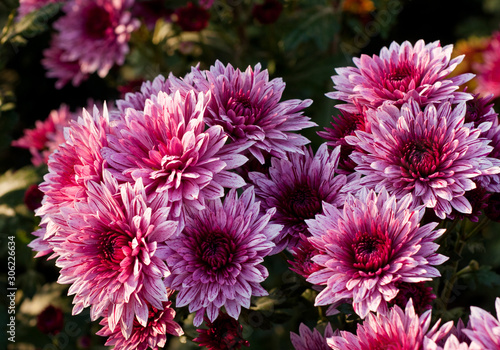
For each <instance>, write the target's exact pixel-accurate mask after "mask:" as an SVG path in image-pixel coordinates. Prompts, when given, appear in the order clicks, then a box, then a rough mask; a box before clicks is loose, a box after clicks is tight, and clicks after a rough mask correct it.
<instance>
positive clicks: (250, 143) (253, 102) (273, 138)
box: [194, 61, 316, 163]
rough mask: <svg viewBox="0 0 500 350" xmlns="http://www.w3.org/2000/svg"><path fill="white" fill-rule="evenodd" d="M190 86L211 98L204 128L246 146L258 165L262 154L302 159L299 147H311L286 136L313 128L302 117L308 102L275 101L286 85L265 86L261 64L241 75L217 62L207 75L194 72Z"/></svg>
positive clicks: (301, 138) (295, 136)
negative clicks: (292, 155) (296, 154)
mask: <svg viewBox="0 0 500 350" xmlns="http://www.w3.org/2000/svg"><path fill="white" fill-rule="evenodd" d="M205 77H206V79H205ZM194 81H195V85H196V87H197V89H200V90H202V91H211V92H212V99H211V100H210V103H209V105H208V108H207V113H206V114H205V115H206V118H207V123H208V124H209V125H221V126H222V127H223V128H224V131H225V132H226V133H227V134H228V135H229V138H230V139H231V141H232V142H234V143H238V144H239V143H241V144H243V145H245V147H247V148H248V150H249V151H250V153H251V154H252V155H253V156H255V157H256V158H257V159H258V160H259V161H260V162H261V163H264V155H263V152H264V153H270V154H271V155H273V156H275V157H280V158H286V152H291V153H294V152H299V153H301V152H302V151H301V148H300V147H301V146H303V145H305V144H307V143H309V142H310V141H309V140H308V139H307V138H305V137H304V136H302V135H299V134H296V133H293V132H291V131H299V130H302V129H304V128H309V127H312V126H316V123H313V122H311V121H310V120H309V118H308V117H306V116H303V115H302V113H303V112H302V111H303V109H304V108H306V107H308V106H309V105H311V103H312V101H311V100H304V101H300V100H286V101H280V100H281V95H282V94H283V90H284V89H285V83H284V82H283V81H282V80H281V79H280V78H275V79H273V80H271V81H269V73H268V71H267V70H261V66H260V64H257V65H256V66H255V68H253V69H252V67H248V68H247V69H246V70H245V71H244V72H242V71H240V70H239V69H234V68H233V66H231V65H230V64H228V65H227V66H226V67H225V66H224V65H223V64H222V63H221V62H220V61H217V62H216V63H215V65H214V66H212V67H210V70H209V71H204V72H200V71H198V72H195V79H194Z"/></svg>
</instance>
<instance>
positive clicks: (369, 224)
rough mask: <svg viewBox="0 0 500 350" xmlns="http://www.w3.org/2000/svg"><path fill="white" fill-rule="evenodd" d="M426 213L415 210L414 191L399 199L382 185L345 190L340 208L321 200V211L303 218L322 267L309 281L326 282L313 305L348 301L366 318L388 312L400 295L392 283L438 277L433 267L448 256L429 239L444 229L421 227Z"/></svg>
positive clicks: (421, 209) (428, 226) (430, 226)
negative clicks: (355, 191)
mask: <svg viewBox="0 0 500 350" xmlns="http://www.w3.org/2000/svg"><path fill="white" fill-rule="evenodd" d="M424 212H425V208H424V207H423V206H419V207H417V208H414V205H413V197H412V195H410V194H408V195H406V196H404V197H403V198H401V199H399V200H397V199H396V198H395V196H390V195H389V194H388V192H387V191H386V190H385V189H382V190H381V192H380V194H376V193H375V192H374V191H372V190H370V191H368V190H367V189H366V188H362V189H361V191H359V193H358V194H357V196H354V195H352V194H348V196H347V198H346V201H345V203H344V208H343V210H342V211H341V210H339V209H337V208H336V207H335V206H333V205H331V204H328V203H325V204H324V206H323V214H321V215H317V216H316V219H314V220H307V221H306V222H307V225H308V226H309V231H310V233H311V235H312V237H310V238H309V240H310V241H311V243H312V244H313V245H314V246H315V247H316V248H317V249H318V250H319V251H320V252H321V253H322V254H319V255H316V256H315V257H313V259H312V260H313V261H314V262H315V263H317V264H318V265H320V266H321V267H322V269H321V270H319V271H317V272H314V273H313V274H311V276H309V278H308V279H307V281H308V282H311V283H313V284H315V285H320V286H325V288H324V289H323V290H322V291H321V293H319V294H318V296H317V297H316V301H315V305H330V304H332V305H335V304H336V303H338V302H340V301H342V300H343V299H352V304H353V307H354V311H355V312H356V313H357V314H358V315H359V316H361V317H362V318H365V317H366V316H367V315H368V314H369V313H370V311H379V312H385V311H386V310H387V302H389V301H391V300H392V299H394V298H395V297H396V295H397V293H398V288H397V286H396V282H409V283H416V282H421V281H428V280H431V279H432V278H433V277H438V276H440V273H439V271H438V270H437V269H436V268H435V267H433V266H431V265H439V264H441V263H443V262H444V261H446V259H447V258H446V257H444V256H443V255H441V254H437V253H436V250H437V249H438V247H439V246H438V245H437V244H435V243H433V241H434V240H435V239H436V238H438V237H439V236H441V235H442V234H443V233H444V229H441V230H433V229H434V228H435V227H436V226H437V223H429V224H427V225H424V226H420V220H421V219H422V217H423V215H424ZM412 309H413V306H412Z"/></svg>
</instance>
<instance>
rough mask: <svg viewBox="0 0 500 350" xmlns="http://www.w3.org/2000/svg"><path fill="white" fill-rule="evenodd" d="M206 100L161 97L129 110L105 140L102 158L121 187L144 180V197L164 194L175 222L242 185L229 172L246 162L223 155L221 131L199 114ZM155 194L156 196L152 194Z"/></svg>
mask: <svg viewBox="0 0 500 350" xmlns="http://www.w3.org/2000/svg"><path fill="white" fill-rule="evenodd" d="M209 97H210V95H209V94H206V95H205V94H204V93H199V94H196V93H195V92H194V91H189V92H188V93H187V94H186V95H185V96H182V95H181V93H180V92H179V91H176V92H175V93H174V94H171V95H168V94H166V93H164V92H162V91H160V92H159V93H158V95H153V96H151V99H147V100H146V102H145V107H144V110H136V109H132V108H127V109H126V113H125V115H124V116H122V119H121V121H120V122H118V124H117V125H116V127H115V129H114V130H115V135H109V137H108V140H109V147H107V148H105V149H103V154H104V155H105V158H106V160H107V161H108V163H109V165H110V166H111V167H112V168H113V170H112V171H113V173H114V175H115V176H116V177H117V178H118V179H119V180H121V181H130V182H134V181H137V180H138V179H142V181H143V182H144V185H145V186H146V189H147V191H148V194H152V195H161V194H162V193H163V192H166V193H167V194H168V198H169V201H170V202H171V204H172V209H173V213H172V214H173V216H174V217H176V218H179V220H180V222H181V226H182V223H183V222H184V212H185V210H186V209H187V208H188V207H194V208H195V209H197V210H200V209H202V208H204V205H205V204H204V203H205V199H214V198H219V197H222V196H223V195H224V187H226V188H239V187H242V186H244V185H245V182H244V181H243V179H242V178H241V177H240V176H239V175H237V174H235V173H233V172H229V171H228V170H230V169H234V168H236V167H238V166H240V165H242V164H243V163H244V162H245V161H246V160H247V158H246V157H244V156H242V155H239V154H235V153H232V152H222V151H221V148H222V146H223V145H224V143H225V141H226V139H227V136H226V135H224V133H223V130H222V128H221V127H220V126H213V127H210V128H208V129H207V130H205V123H204V118H203V114H204V112H205V106H206V103H207V100H208V99H209ZM155 193H156V194H155Z"/></svg>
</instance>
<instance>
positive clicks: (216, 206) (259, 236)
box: [166, 187, 281, 326]
mask: <svg viewBox="0 0 500 350" xmlns="http://www.w3.org/2000/svg"><path fill="white" fill-rule="evenodd" d="M259 206H260V205H259V202H255V195H254V190H253V188H252V187H250V188H248V189H246V190H245V191H244V192H243V194H242V195H241V196H240V198H239V199H238V197H237V193H236V190H234V189H232V190H230V191H229V194H228V195H227V196H226V197H225V200H224V203H222V202H221V200H220V199H216V200H213V201H209V202H207V206H206V208H205V209H203V210H201V211H196V212H192V213H190V215H189V216H187V218H186V227H185V229H184V231H183V232H182V234H181V235H180V236H179V237H177V238H175V239H171V240H170V241H169V242H168V257H167V265H168V267H169V268H170V270H171V272H172V274H171V275H170V276H169V277H167V280H166V282H167V286H168V287H169V288H172V289H175V290H178V291H179V294H177V302H176V306H177V307H182V306H186V305H189V311H190V312H196V316H195V318H194V321H193V324H194V325H195V326H199V325H200V324H201V323H202V322H203V315H204V313H205V312H206V313H207V316H208V319H209V320H210V322H213V321H215V319H216V318H217V316H218V315H219V310H220V309H221V308H222V307H223V306H224V307H225V309H226V312H227V313H228V315H229V316H231V317H232V318H234V319H238V316H239V314H240V310H241V307H242V306H243V307H245V308H249V307H250V298H251V297H252V296H263V295H267V292H266V290H265V289H264V288H262V287H261V286H260V283H261V282H262V281H264V280H265V279H266V278H267V276H268V271H267V269H266V268H265V267H264V266H263V265H261V263H262V262H263V260H264V257H265V256H267V255H269V253H270V252H271V250H272V249H273V248H274V244H273V243H272V240H273V238H274V237H275V236H276V235H277V234H278V232H279V230H280V229H281V227H280V226H279V225H275V224H270V223H269V219H270V218H271V216H272V215H273V214H274V210H273V209H270V210H268V211H267V213H266V214H264V215H261V214H260V208H259Z"/></svg>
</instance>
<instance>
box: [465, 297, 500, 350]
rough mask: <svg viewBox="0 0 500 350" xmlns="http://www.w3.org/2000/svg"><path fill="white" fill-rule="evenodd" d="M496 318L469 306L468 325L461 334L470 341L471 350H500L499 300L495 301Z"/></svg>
mask: <svg viewBox="0 0 500 350" xmlns="http://www.w3.org/2000/svg"><path fill="white" fill-rule="evenodd" d="M495 309H496V313H497V318H495V317H493V316H492V315H491V314H490V313H489V312H487V311H485V310H483V309H481V308H479V307H476V306H471V308H470V317H469V325H468V326H467V329H464V330H463V332H464V333H465V334H466V335H467V336H468V337H469V339H470V340H471V341H472V342H471V344H470V349H471V350H486V349H488V350H498V349H500V298H497V299H496V300H495Z"/></svg>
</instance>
